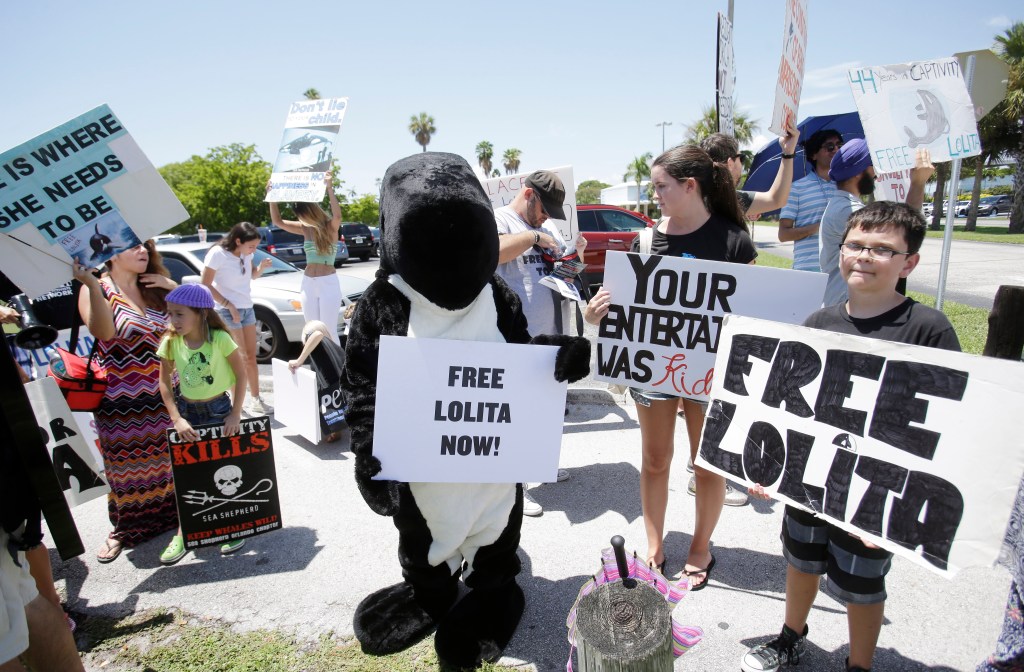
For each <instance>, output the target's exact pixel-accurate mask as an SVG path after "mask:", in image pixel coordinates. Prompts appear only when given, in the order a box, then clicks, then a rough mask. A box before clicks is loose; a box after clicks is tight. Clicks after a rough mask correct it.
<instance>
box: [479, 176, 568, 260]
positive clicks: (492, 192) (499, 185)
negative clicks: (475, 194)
mask: <svg viewBox="0 0 1024 672" xmlns="http://www.w3.org/2000/svg"><path fill="white" fill-rule="evenodd" d="M546 170H550V171H551V172H552V173H554V174H555V175H558V179H560V180H562V185H563V186H564V187H565V201H564V202H563V203H562V208H563V209H564V210H565V220H564V221H563V220H561V219H549V220H548V223H550V224H554V225H555V226H557V227H558V230H559V231H561V233H562V236H563V237H564V238H565V239H566V240H567V241H569V242H570V243H571V242H572V241H574V240H575V239H576V235H577V234H578V233H579V231H580V224H579V219H578V218H577V216H576V183H575V182H574V181H573V177H572V166H561V167H559V168H547V169H546ZM530 172H531V173H532V172H533V171H530ZM529 176H530V173H517V174H515V175H506V176H504V177H495V178H492V179H490V180H484V181H483V182H481V184H482V185H483V187H484V192H485V193H486V194H487V198H488V199H490V201H491V207H492V208H494V209H495V210H497V209H498V208H500V207H502V206H505V205H508V204H509V203H511V202H512V199H513V198H515V197H516V194H518V193H519V190H520V189H522V188H523V180H525V179H526V178H527V177H529Z"/></svg>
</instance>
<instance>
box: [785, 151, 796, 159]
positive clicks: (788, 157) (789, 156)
mask: <svg viewBox="0 0 1024 672" xmlns="http://www.w3.org/2000/svg"><path fill="white" fill-rule="evenodd" d="M794 156H796V154H786V153H785V152H783V154H782V158H784V159H792V158H793V157H794Z"/></svg>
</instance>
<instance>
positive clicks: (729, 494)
mask: <svg viewBox="0 0 1024 672" xmlns="http://www.w3.org/2000/svg"><path fill="white" fill-rule="evenodd" d="M686 492H688V493H689V494H690V495H692V496H694V497H696V496H697V477H696V476H690V482H689V483H688V484H687V485H686ZM748 499H750V498H749V497H748V496H747V493H745V492H742V491H740V490H737V489H736V488H734V487H732V486H731V485H729V484H728V483H726V484H725V505H726V506H743V505H744V504H746V503H747V500H748Z"/></svg>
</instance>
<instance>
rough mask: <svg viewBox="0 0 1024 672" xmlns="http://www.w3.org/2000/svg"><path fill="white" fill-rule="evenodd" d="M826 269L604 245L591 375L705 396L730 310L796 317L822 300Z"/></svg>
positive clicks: (795, 320)
mask: <svg viewBox="0 0 1024 672" xmlns="http://www.w3.org/2000/svg"><path fill="white" fill-rule="evenodd" d="M827 278H828V276H827V275H825V274H824V273H811V272H809V271H791V270H787V269H782V268H762V267H760V266H749V265H747V264H730V263H726V262H719V261H702V260H699V259H686V258H683V257H667V256H660V255H646V254H635V253H626V252H609V253H608V257H607V259H606V261H605V272H604V287H605V289H607V290H608V291H609V292H610V293H611V307H610V308H609V309H608V314H607V315H606V316H605V318H604V319H603V320H601V324H600V326H599V327H598V331H597V374H596V375H595V376H594V377H595V378H596V379H597V380H606V381H608V382H611V383H618V384H621V385H627V386H630V387H638V388H641V389H644V390H652V391H655V392H664V393H666V394H672V395H677V396H683V397H688V398H690V399H707V398H708V394H709V393H710V391H711V389H712V382H713V380H714V378H715V355H716V353H717V352H718V341H719V337H720V333H719V332H720V331H721V327H722V320H723V319H724V318H725V316H726V315H728V314H730V313H736V314H739V315H749V316H752V317H763V318H766V319H771V320H777V321H779V322H788V323H791V324H799V323H802V322H803V321H804V320H805V319H806V318H807V316H808V315H810V314H811V313H813V312H814V311H815V310H817V309H818V308H819V307H820V306H821V299H822V296H823V295H824V293H825V281H826V280H827Z"/></svg>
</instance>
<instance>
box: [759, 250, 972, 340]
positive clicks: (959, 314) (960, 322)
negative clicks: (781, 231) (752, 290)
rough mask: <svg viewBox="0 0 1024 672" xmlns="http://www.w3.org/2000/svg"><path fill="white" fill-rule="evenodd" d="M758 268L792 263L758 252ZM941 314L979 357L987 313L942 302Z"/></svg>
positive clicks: (929, 299)
mask: <svg viewBox="0 0 1024 672" xmlns="http://www.w3.org/2000/svg"><path fill="white" fill-rule="evenodd" d="M757 265H758V266H769V267H771V268H792V267H793V262H792V260H790V259H787V258H785V257H780V256H779V255H777V254H769V253H767V252H764V251H763V250H759V251H758V255H757ZM909 295H910V297H911V298H912V299H914V300H915V301H917V302H918V303H923V304H924V305H926V306H932V307H934V306H935V297H933V296H929V295H928V294H922V293H921V292H909ZM942 312H943V313H945V315H946V317H948V318H949V321H950V322H951V323H952V324H953V329H955V330H956V335H957V338H959V339H960V348H961V349H962V350H963V351H964V352H969V353H971V354H975V355H980V354H981V351H982V350H984V349H985V339H986V338H987V337H988V311H987V310H985V309H984V308H975V307H974V306H967V305H964V304H962V303H954V302H953V301H943V305H942Z"/></svg>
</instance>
